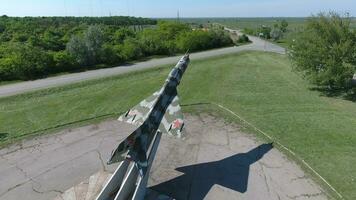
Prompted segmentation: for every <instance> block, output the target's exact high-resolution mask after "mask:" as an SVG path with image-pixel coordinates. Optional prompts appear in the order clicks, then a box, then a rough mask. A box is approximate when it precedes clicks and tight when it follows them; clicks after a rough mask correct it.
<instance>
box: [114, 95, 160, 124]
mask: <svg viewBox="0 0 356 200" xmlns="http://www.w3.org/2000/svg"><path fill="white" fill-rule="evenodd" d="M158 96H159V92H155V93H153V95H151V96H149V97H148V98H146V99H144V100H143V101H141V102H140V103H139V104H137V105H136V106H134V107H133V108H131V109H130V110H128V111H127V112H126V113H125V114H123V115H121V116H120V117H119V119H118V120H119V121H122V122H126V123H129V124H133V125H136V126H141V125H142V124H143V122H144V121H145V120H146V118H147V115H148V112H149V111H150V109H151V108H152V107H153V105H154V104H155V102H156V101H157V98H158Z"/></svg>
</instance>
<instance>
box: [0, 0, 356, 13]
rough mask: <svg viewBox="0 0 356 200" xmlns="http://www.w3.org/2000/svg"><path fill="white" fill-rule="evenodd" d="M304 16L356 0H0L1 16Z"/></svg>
mask: <svg viewBox="0 0 356 200" xmlns="http://www.w3.org/2000/svg"><path fill="white" fill-rule="evenodd" d="M177 10H179V12H180V15H181V17H279V16H288V17H302V16H309V15H310V14H316V13H318V12H320V11H330V10H334V11H337V12H340V13H346V12H348V13H350V15H351V16H356V0H204V1H203V0H190V1H189V0H180V1H176V0H0V15H4V14H6V15H9V16H66V15H70V16H108V15H110V14H111V15H125V16H127V15H130V16H141V17H176V16H177Z"/></svg>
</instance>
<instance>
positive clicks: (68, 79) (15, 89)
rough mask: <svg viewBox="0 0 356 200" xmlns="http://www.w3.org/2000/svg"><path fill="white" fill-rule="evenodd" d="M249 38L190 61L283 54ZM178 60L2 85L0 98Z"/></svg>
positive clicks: (154, 61)
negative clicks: (253, 53)
mask: <svg viewBox="0 0 356 200" xmlns="http://www.w3.org/2000/svg"><path fill="white" fill-rule="evenodd" d="M227 30H229V31H235V30H231V29H227ZM249 37H250V40H251V41H252V43H251V44H249V45H243V46H237V47H236V46H235V47H228V48H221V49H214V50H209V51H204V52H199V53H192V54H191V59H193V60H198V59H204V58H209V57H214V56H219V55H225V54H232V53H236V52H241V51H248V50H254V51H269V52H276V53H284V52H285V49H284V48H282V47H280V46H278V45H275V44H272V43H270V42H266V41H264V40H261V39H260V38H258V37H253V36H249ZM179 58H180V56H173V57H167V58H159V59H152V60H148V61H145V62H139V63H135V64H132V65H123V66H118V67H113V68H106V69H97V70H91V71H86V72H80V73H73V74H68V75H61V76H55V77H49V78H45V79H39V80H34V81H25V82H20V83H15V84H9V85H3V86H0V98H2V97H7V96H12V95H16V94H21V93H25V92H31V91H35V90H40V89H45V88H50V87H56V86H61V85H66V84H71V83H77V82H81V81H85V80H93V79H98V78H103V77H110V76H115V75H119V74H124V73H128V72H132V71H138V70H143V69H149V68H153V67H157V66H161V65H165V64H175V63H176V62H177V61H178V60H179Z"/></svg>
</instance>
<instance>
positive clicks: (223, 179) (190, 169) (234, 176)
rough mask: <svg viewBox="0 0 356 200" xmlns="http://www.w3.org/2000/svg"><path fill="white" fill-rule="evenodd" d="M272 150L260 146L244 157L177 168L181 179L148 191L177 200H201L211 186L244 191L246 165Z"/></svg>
mask: <svg viewBox="0 0 356 200" xmlns="http://www.w3.org/2000/svg"><path fill="white" fill-rule="evenodd" d="M272 148H273V145H272V143H271V144H262V145H260V146H258V147H256V148H254V149H252V150H250V151H249V152H247V153H239V154H236V155H233V156H230V157H227V158H224V159H222V160H218V161H213V162H207V163H200V164H195V165H189V166H184V167H179V168H177V169H176V170H177V171H179V172H182V173H184V174H183V175H181V176H179V177H176V178H174V179H171V180H168V181H166V182H163V183H160V184H158V185H155V186H152V187H151V188H150V189H152V190H154V191H157V192H159V193H162V194H165V195H168V196H170V197H173V198H175V199H177V200H181V199H182V200H183V199H194V200H202V199H204V197H205V196H206V195H207V194H208V192H209V190H210V189H211V188H212V186H213V185H215V184H217V185H221V186H222V187H226V188H229V189H232V190H235V191H237V192H241V193H244V192H246V191H247V184H248V177H249V171H250V165H251V164H253V163H255V162H256V161H258V160H260V159H261V158H262V157H263V155H265V154H266V153H267V152H269V151H270V150H271V149H272Z"/></svg>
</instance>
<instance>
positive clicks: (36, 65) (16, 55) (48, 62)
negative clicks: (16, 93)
mask: <svg viewBox="0 0 356 200" xmlns="http://www.w3.org/2000/svg"><path fill="white" fill-rule="evenodd" d="M7 51H8V52H7V55H6V57H5V58H2V59H1V60H0V76H1V79H2V80H11V79H20V80H29V79H34V78H37V77H40V76H42V75H45V74H48V73H49V72H50V68H51V66H53V59H52V57H51V56H50V55H49V54H48V53H46V52H45V51H43V50H42V49H40V48H37V47H33V46H30V45H24V44H17V43H15V44H12V45H10V46H9V47H8V49H7Z"/></svg>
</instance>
